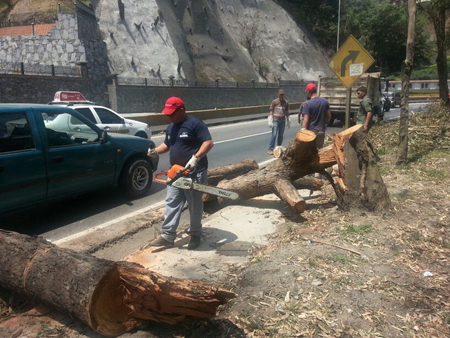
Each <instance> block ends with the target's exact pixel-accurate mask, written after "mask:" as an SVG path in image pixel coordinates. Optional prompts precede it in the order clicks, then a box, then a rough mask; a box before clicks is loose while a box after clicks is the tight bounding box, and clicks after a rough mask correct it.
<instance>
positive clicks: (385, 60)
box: [276, 0, 432, 74]
mask: <svg viewBox="0 0 450 338" xmlns="http://www.w3.org/2000/svg"><path fill="white" fill-rule="evenodd" d="M276 2H278V3H279V4H280V5H281V6H283V7H284V8H285V9H286V10H287V11H288V12H289V13H290V14H291V15H292V16H293V17H294V19H295V20H296V21H297V22H298V23H299V24H300V25H301V26H303V27H305V28H306V29H307V30H309V31H311V32H312V33H313V34H314V35H315V37H316V38H317V40H318V41H319V42H320V44H321V45H322V46H324V47H325V48H327V49H329V50H331V51H335V48H336V39H337V18H338V4H339V1H338V0H317V1H310V0H309V1H307V0H276ZM428 22H429V21H428V20H427V17H426V16H425V15H424V13H421V12H419V13H418V14H417V24H416V47H415V55H414V59H415V64H416V65H418V66H425V65H428V64H430V59H431V57H432V48H431V46H430V43H429V42H428V39H429V36H428V35H429V34H428V32H427V29H426V25H427V24H428ZM407 30H408V18H407V8H406V4H405V3H404V2H402V1H397V2H390V1H383V0H342V1H341V24H340V44H341V45H342V43H344V41H345V40H346V39H347V38H348V37H349V36H350V35H353V36H354V37H355V38H357V39H358V40H359V41H360V42H361V44H362V45H363V46H364V47H365V48H366V49H367V50H368V51H369V52H370V53H371V54H372V56H373V57H374V58H375V60H376V65H377V66H378V67H379V68H380V69H381V70H383V71H385V72H387V73H388V74H389V73H392V72H399V71H400V68H401V64H402V62H403V60H404V59H405V56H406V36H407Z"/></svg>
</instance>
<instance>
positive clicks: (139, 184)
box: [119, 158, 153, 198]
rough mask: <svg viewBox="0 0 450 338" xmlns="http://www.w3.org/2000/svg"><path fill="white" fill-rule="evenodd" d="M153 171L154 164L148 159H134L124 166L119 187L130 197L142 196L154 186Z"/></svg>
mask: <svg viewBox="0 0 450 338" xmlns="http://www.w3.org/2000/svg"><path fill="white" fill-rule="evenodd" d="M152 173H153V171H152V166H151V165H150V163H149V162H148V161H146V160H144V159H141V158H137V159H134V160H132V161H130V162H129V163H127V164H126V165H125V167H124V168H123V170H122V174H121V176H120V180H119V187H120V189H121V190H122V191H123V192H124V193H126V194H127V195H128V196H129V197H132V198H138V197H142V196H144V195H145V194H147V192H148V190H149V189H150V187H151V186H152V179H153V177H152Z"/></svg>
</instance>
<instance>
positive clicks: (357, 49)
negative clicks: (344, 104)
mask: <svg viewBox="0 0 450 338" xmlns="http://www.w3.org/2000/svg"><path fill="white" fill-rule="evenodd" d="M374 62H375V60H374V58H373V57H372V56H371V55H370V54H369V52H367V51H366V50H365V49H364V47H363V46H361V44H360V43H359V42H358V40H356V39H355V38H354V37H353V35H350V37H349V38H348V39H347V41H345V43H344V44H343V45H342V46H341V48H339V50H338V51H337V53H336V54H334V56H333V58H332V59H331V61H330V63H329V66H330V68H331V70H332V71H333V72H334V73H335V74H336V75H337V77H338V78H339V80H341V81H342V83H343V84H344V86H346V87H347V88H350V87H351V86H352V84H353V83H354V82H355V81H356V80H358V78H359V77H360V76H361V75H362V74H363V73H364V72H365V71H366V70H367V69H368V68H369V67H370V66H371V65H372V63H374Z"/></svg>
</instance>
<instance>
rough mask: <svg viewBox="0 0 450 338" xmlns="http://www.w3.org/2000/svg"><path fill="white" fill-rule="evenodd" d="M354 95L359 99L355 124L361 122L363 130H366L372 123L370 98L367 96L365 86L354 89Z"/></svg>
mask: <svg viewBox="0 0 450 338" xmlns="http://www.w3.org/2000/svg"><path fill="white" fill-rule="evenodd" d="M356 95H358V98H359V99H361V102H360V103H359V109H358V115H357V116H356V124H362V125H363V128H364V131H366V132H368V131H369V130H370V128H372V126H373V125H374V121H373V104H372V100H371V99H369V98H368V97H367V88H366V87H364V86H363V87H359V88H358V89H357V90H356Z"/></svg>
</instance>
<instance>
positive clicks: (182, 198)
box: [149, 97, 214, 250]
mask: <svg viewBox="0 0 450 338" xmlns="http://www.w3.org/2000/svg"><path fill="white" fill-rule="evenodd" d="M162 113H163V114H166V115H167V116H168V117H169V119H170V121H171V122H172V123H171V124H170V125H169V126H168V128H167V130H166V138H165V139H164V142H163V143H162V144H161V145H159V146H158V147H156V148H155V149H154V150H153V151H152V152H151V153H150V154H149V155H150V156H158V155H159V154H164V153H166V152H169V151H170V165H171V166H172V165H174V164H179V165H181V166H183V167H185V168H189V170H190V172H191V173H193V179H194V181H195V182H198V183H206V173H207V169H208V159H207V158H206V154H207V153H208V152H209V151H210V150H211V148H212V147H213V146H214V143H213V141H212V139H211V134H210V133H209V130H208V127H206V125H205V124H204V123H203V122H202V121H201V120H199V119H198V118H196V117H193V116H190V115H186V111H185V108H184V102H183V101H182V100H181V99H179V98H178V97H171V98H170V99H168V100H167V102H166V106H165V109H164V110H163V112H162ZM202 195H203V194H202V193H201V192H198V191H194V190H185V189H180V188H176V187H172V186H167V197H166V200H165V204H166V211H165V214H164V223H163V225H162V229H161V236H160V237H159V238H157V239H155V240H153V241H152V242H150V246H159V247H169V246H173V243H174V241H175V238H176V236H177V228H178V224H179V222H180V217H181V212H182V210H183V206H184V204H185V203H186V201H187V202H188V208H189V215H190V227H189V231H188V234H189V235H190V236H191V239H190V241H189V245H188V249H189V250H193V249H195V248H197V247H198V246H199V245H200V237H201V234H202V223H201V220H202V216H203V201H202Z"/></svg>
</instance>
